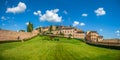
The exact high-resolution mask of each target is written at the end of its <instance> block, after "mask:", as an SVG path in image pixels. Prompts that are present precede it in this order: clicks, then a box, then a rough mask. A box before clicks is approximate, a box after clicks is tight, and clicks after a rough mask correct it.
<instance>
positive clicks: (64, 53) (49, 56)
mask: <svg viewBox="0 0 120 60" xmlns="http://www.w3.org/2000/svg"><path fill="white" fill-rule="evenodd" d="M47 38H48V37H46V36H37V37H35V38H33V39H30V40H28V41H25V42H24V43H22V42H10V43H0V60H120V50H113V49H107V48H100V47H95V46H90V45H87V44H86V43H84V42H81V41H79V40H76V39H71V40H69V39H67V38H59V39H60V40H59V41H48V40H47Z"/></svg>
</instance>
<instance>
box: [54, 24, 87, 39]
mask: <svg viewBox="0 0 120 60" xmlns="http://www.w3.org/2000/svg"><path fill="white" fill-rule="evenodd" d="M53 34H55V35H58V34H63V36H64V37H71V38H80V39H84V37H85V34H84V32H83V31H82V30H79V29H76V28H73V27H65V26H61V28H60V29H58V30H55V31H53Z"/></svg>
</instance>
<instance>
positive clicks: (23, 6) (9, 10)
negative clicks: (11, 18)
mask: <svg viewBox="0 0 120 60" xmlns="http://www.w3.org/2000/svg"><path fill="white" fill-rule="evenodd" d="M26 8H27V7H26V4H25V3H23V2H19V3H18V5H17V6H16V7H12V8H7V11H6V13H14V14H15V13H21V12H24V11H25V10H26Z"/></svg>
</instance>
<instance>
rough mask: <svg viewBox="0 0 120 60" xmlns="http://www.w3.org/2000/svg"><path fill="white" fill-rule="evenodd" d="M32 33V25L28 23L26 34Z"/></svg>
mask: <svg viewBox="0 0 120 60" xmlns="http://www.w3.org/2000/svg"><path fill="white" fill-rule="evenodd" d="M32 31H33V24H32V23H31V22H28V25H27V32H32Z"/></svg>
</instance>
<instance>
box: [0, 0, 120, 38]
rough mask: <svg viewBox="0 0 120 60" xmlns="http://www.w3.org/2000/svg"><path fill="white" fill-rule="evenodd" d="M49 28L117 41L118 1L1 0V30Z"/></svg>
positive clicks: (118, 25) (118, 24) (119, 26)
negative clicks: (70, 28) (60, 27)
mask: <svg viewBox="0 0 120 60" xmlns="http://www.w3.org/2000/svg"><path fill="white" fill-rule="evenodd" d="M29 21H30V22H32V23H33V25H34V28H37V27H39V26H43V27H44V26H49V25H64V26H70V25H71V26H73V27H76V28H78V29H81V30H83V31H85V32H86V31H97V32H98V33H99V34H100V35H102V36H104V38H106V39H108V38H120V0H0V28H1V29H4V30H13V31H17V30H26V26H27V24H28V22H29Z"/></svg>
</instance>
